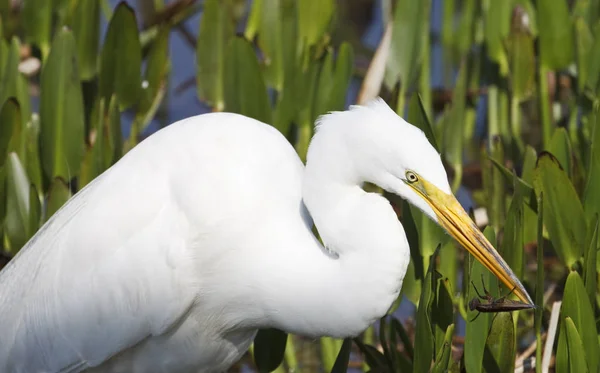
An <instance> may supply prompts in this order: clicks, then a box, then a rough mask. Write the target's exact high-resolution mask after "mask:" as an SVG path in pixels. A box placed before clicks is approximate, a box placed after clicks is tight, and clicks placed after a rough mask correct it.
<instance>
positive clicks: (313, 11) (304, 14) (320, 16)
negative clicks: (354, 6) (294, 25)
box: [297, 0, 335, 50]
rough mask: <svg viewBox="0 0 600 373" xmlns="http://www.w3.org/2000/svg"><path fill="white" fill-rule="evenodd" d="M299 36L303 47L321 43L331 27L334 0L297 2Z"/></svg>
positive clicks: (304, 0)
mask: <svg viewBox="0 0 600 373" xmlns="http://www.w3.org/2000/svg"><path fill="white" fill-rule="evenodd" d="M297 7H298V37H299V40H300V43H301V45H302V46H303V49H305V50H306V49H308V48H310V47H311V46H314V45H315V44H317V43H319V42H320V41H321V39H322V38H323V37H324V35H325V33H326V32H327V29H328V28H329V25H330V22H331V19H332V17H333V15H334V11H335V2H334V1H333V0H303V1H299V2H297Z"/></svg>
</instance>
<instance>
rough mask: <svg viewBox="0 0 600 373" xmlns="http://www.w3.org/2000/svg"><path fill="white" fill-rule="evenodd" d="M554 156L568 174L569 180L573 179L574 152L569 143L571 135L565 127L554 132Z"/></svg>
mask: <svg viewBox="0 0 600 373" xmlns="http://www.w3.org/2000/svg"><path fill="white" fill-rule="evenodd" d="M548 150H549V151H550V153H552V155H553V156H555V157H556V159H557V160H558V162H559V164H560V166H561V168H562V169H563V170H564V171H565V172H566V173H567V175H568V176H569V178H572V177H573V165H572V163H573V162H572V154H573V153H572V151H571V143H570V142H569V134H568V133H567V130H566V129H565V128H564V127H559V128H557V129H556V130H554V135H552V141H551V142H550V149H548Z"/></svg>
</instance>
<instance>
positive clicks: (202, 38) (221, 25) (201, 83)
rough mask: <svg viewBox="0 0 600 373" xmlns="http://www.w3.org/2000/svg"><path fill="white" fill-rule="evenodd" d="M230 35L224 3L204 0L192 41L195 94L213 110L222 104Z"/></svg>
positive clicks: (231, 32) (228, 19)
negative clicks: (194, 45) (196, 30)
mask: <svg viewBox="0 0 600 373" xmlns="http://www.w3.org/2000/svg"><path fill="white" fill-rule="evenodd" d="M233 35H234V25H233V21H232V19H230V17H229V15H228V11H227V8H226V3H224V2H221V1H219V0H206V1H205V2H204V11H203V12H202V19H201V20H200V31H199V33H198V43H197V44H196V61H197V64H198V70H197V81H198V97H200V99H201V100H203V101H206V102H208V103H209V104H210V105H212V106H213V107H214V108H215V109H216V110H217V111H221V110H223V108H224V107H225V101H224V100H225V97H224V90H225V88H224V84H225V82H224V80H225V64H226V61H227V60H226V53H227V46H228V45H229V43H230V40H231V38H232V37H233Z"/></svg>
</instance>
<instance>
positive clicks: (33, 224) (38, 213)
mask: <svg viewBox="0 0 600 373" xmlns="http://www.w3.org/2000/svg"><path fill="white" fill-rule="evenodd" d="M41 218H42V204H41V202H40V197H39V193H38V191H37V189H36V187H35V185H34V184H31V185H30V187H29V220H28V223H29V226H28V227H27V232H28V233H29V235H30V236H33V235H34V234H35V232H37V230H38V229H39V228H40V224H41Z"/></svg>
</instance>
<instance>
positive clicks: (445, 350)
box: [432, 324, 454, 373]
mask: <svg viewBox="0 0 600 373" xmlns="http://www.w3.org/2000/svg"><path fill="white" fill-rule="evenodd" d="M453 334H454V324H450V325H449V326H448V329H447V330H446V333H445V337H444V341H443V343H442V348H441V349H440V350H439V352H438V353H437V356H436V358H435V363H434V365H433V370H432V372H433V373H445V372H447V371H448V365H449V363H450V360H451V356H452V354H451V352H452V336H453Z"/></svg>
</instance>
